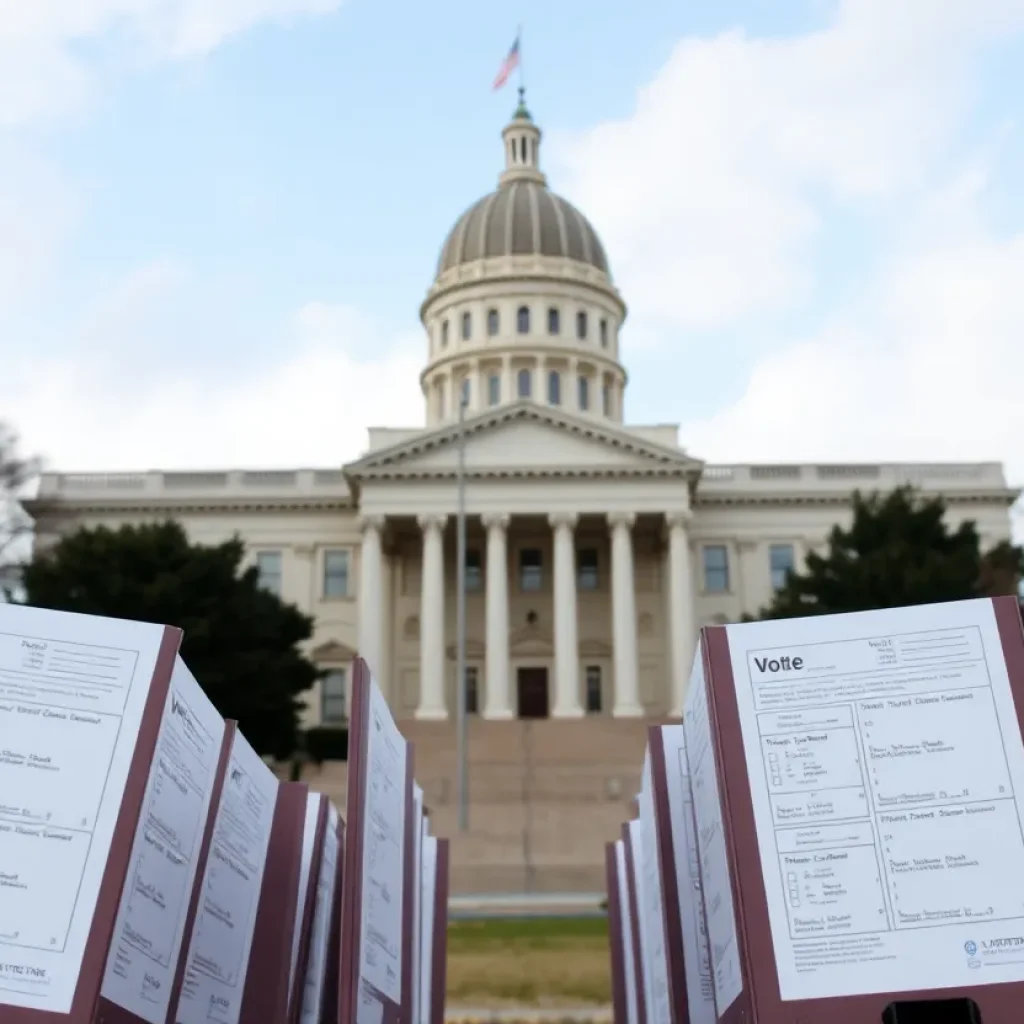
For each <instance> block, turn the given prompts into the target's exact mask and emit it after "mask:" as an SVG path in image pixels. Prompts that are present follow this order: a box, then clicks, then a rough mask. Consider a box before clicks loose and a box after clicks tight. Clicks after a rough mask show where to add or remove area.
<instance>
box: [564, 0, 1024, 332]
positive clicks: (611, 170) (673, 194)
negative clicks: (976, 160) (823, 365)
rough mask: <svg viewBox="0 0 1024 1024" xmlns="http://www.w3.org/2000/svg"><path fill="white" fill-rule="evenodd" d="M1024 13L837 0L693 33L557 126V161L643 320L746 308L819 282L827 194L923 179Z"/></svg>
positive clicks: (720, 318) (861, 197) (791, 297)
mask: <svg viewBox="0 0 1024 1024" xmlns="http://www.w3.org/2000/svg"><path fill="white" fill-rule="evenodd" d="M1022 25H1024V2H1022V0H900V2H899V3H892V2H890V0H848V2H847V3H844V4H842V5H841V6H840V7H839V8H838V10H837V13H836V16H835V19H834V21H833V22H832V24H831V25H829V26H828V27H827V28H825V29H822V30H820V31H816V32H812V33H808V34H804V35H800V36H795V37H790V38H778V39H756V38H750V37H748V36H746V35H744V34H742V33H740V32H731V33H727V34H724V35H721V36H718V37H715V38H712V39H686V40H684V41H682V42H681V43H680V44H679V45H678V46H677V47H676V49H675V51H674V52H673V54H672V55H671V57H670V59H669V60H668V62H667V63H666V65H665V66H664V67H663V68H662V69H661V71H660V72H659V74H658V75H657V76H656V77H655V79H654V80H653V81H652V82H651V83H650V84H649V85H648V86H646V87H645V88H643V89H642V90H641V91H640V92H639V93H638V96H637V102H636V108H635V111H634V113H633V114H632V116H630V117H629V118H626V119H624V120H620V121H614V122H607V123H605V124H602V125H600V126H598V127H597V128H595V129H593V130H591V131H588V132H586V133H583V134H581V135H578V136H575V137H561V138H555V139H553V140H552V142H553V146H552V148H553V150H554V163H555V166H556V167H557V168H558V169H559V172H560V173H556V179H558V180H559V183H560V184H561V185H563V187H564V188H565V191H566V192H567V194H568V195H570V196H571V197H572V198H573V199H574V200H576V201H577V202H578V203H579V204H580V205H581V207H582V208H583V209H585V210H586V211H587V212H588V214H589V215H591V216H592V217H593V219H594V220H595V222H596V224H597V226H598V227H599V229H600V230H601V232H602V235H603V237H604V241H605V243H606V246H607V248H608V250H609V252H610V254H611V259H612V265H613V270H614V271H615V273H616V276H617V278H618V280H619V283H620V285H621V287H622V289H623V291H624V294H625V295H626V296H627V298H628V299H629V301H630V302H631V305H632V308H633V311H634V315H635V317H636V319H637V321H638V322H640V323H641V331H642V332H644V333H647V332H649V331H650V330H652V328H655V327H656V328H659V329H661V330H662V331H669V330H689V329H695V328H697V329H700V328H718V327H723V326H727V325H731V324H737V323H744V322H750V321H751V320H752V319H753V318H754V317H756V316H757V315H760V314H764V313H772V312H777V311H780V310H785V309H787V308H789V307H791V306H793V305H794V304H796V303H798V302H799V300H801V299H802V298H803V297H805V296H806V295H807V294H808V292H809V291H810V289H811V288H812V287H813V269H814V267H813V256H814V248H813V245H814V242H815V240H816V239H817V238H818V236H819V233H820V230H821V227H822V223H823V218H824V214H825V212H826V203H827V201H829V200H834V199H838V200H842V201H846V202H853V203H863V204H867V203H872V204H878V203H880V202H892V203H896V202H903V201H905V200H906V199H907V198H908V197H912V196H913V195H914V194H915V193H916V192H918V191H920V190H921V189H922V188H924V187H925V186H927V185H929V184H931V182H930V180H929V179H930V177H931V175H932V174H933V173H934V169H935V162H936V160H937V158H938V157H939V156H940V155H941V154H942V153H943V152H944V150H945V148H946V147H947V146H948V144H949V142H950V139H951V136H952V133H953V131H954V129H955V127H956V126H957V124H958V121H959V116H960V114H961V113H962V112H963V110H964V108H965V106H966V104H967V102H968V100H969V98H970V93H969V84H970V77H969V72H970V70H971V69H972V66H973V63H974V61H975V59H976V58H977V56H978V54H979V52H980V48H981V46H982V44H985V43H987V42H990V41H993V40H996V39H998V38H999V37H1000V36H1001V35H1002V34H1004V33H1007V32H1010V31H1012V30H1019V29H1020V28H1021V27H1022Z"/></svg>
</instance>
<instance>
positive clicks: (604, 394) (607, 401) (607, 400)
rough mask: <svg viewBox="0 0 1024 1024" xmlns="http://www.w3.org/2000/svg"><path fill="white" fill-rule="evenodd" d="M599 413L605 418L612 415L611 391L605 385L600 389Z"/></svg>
mask: <svg viewBox="0 0 1024 1024" xmlns="http://www.w3.org/2000/svg"><path fill="white" fill-rule="evenodd" d="M601 411H602V412H603V413H604V414H605V416H611V414H612V389H611V388H610V387H608V385H607V384H605V386H604V387H603V388H601Z"/></svg>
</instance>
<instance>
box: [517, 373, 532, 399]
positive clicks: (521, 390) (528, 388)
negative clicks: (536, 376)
mask: <svg viewBox="0 0 1024 1024" xmlns="http://www.w3.org/2000/svg"><path fill="white" fill-rule="evenodd" d="M532 391H533V377H532V375H531V374H530V371H529V370H520V371H519V373H517V374H516V394H517V395H518V396H519V397H520V398H529V397H530V394H531V392H532Z"/></svg>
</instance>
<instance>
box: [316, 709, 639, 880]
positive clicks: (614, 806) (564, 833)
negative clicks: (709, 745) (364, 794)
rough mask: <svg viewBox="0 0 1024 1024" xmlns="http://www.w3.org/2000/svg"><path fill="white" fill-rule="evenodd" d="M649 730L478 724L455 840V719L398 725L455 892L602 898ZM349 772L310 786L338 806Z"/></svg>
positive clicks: (591, 724) (333, 769) (604, 722)
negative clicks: (610, 849) (610, 846)
mask: <svg viewBox="0 0 1024 1024" xmlns="http://www.w3.org/2000/svg"><path fill="white" fill-rule="evenodd" d="M650 724H654V723H653V722H652V721H645V720H618V719H612V718H603V717H602V718H587V719H583V720H580V721H555V720H550V719H547V720H534V721H512V722H486V721H482V720H480V719H476V718H474V719H471V720H470V721H469V723H468V728H467V741H468V742H467V765H468V772H467V774H468V781H469V786H468V790H469V815H468V818H469V822H468V824H469V829H468V831H467V832H466V833H460V832H459V830H458V807H457V802H456V799H457V797H456V778H457V758H456V750H455V725H454V722H443V723H435V722H416V721H408V720H405V721H402V722H401V723H400V727H401V729H402V732H403V734H404V735H405V736H406V737H407V738H408V739H409V740H411V741H412V743H413V744H414V748H415V759H416V765H415V767H416V778H417V780H418V781H419V783H420V785H421V786H422V787H423V791H424V802H425V803H426V806H427V808H428V810H429V813H430V818H431V824H432V828H433V831H434V832H435V833H436V834H437V835H443V836H449V837H451V839H452V846H451V853H452V893H453V895H471V894H477V893H573V892H581V893H582V892H600V891H601V890H602V889H603V888H604V843H605V842H606V841H608V840H610V839H615V838H617V837H618V836H619V834H620V828H621V823H622V821H623V820H626V819H628V818H630V817H631V816H632V801H633V797H634V796H635V795H636V793H637V791H638V789H639V787H640V775H641V770H642V766H643V753H644V746H645V743H646V735H647V726H648V725H650ZM346 775H347V772H346V765H344V764H339V763H329V764H325V765H323V766H322V767H321V768H319V769H318V768H315V767H311V768H310V769H308V770H307V772H306V775H305V779H306V781H308V782H309V783H310V784H311V785H312V786H314V787H315V788H317V789H319V790H321V791H323V792H325V793H327V794H328V795H329V796H331V798H332V799H334V800H335V802H337V803H338V804H339V806H343V805H344V801H345V780H346Z"/></svg>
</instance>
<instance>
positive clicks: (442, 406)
mask: <svg viewBox="0 0 1024 1024" xmlns="http://www.w3.org/2000/svg"><path fill="white" fill-rule="evenodd" d="M446 397H447V396H446V395H445V393H444V381H443V380H442V381H438V384H437V415H438V416H439V417H440V418H441V419H444V414H445V412H446V411H447V405H448V403H447V402H446V401H445V398H446Z"/></svg>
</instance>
